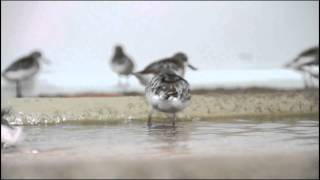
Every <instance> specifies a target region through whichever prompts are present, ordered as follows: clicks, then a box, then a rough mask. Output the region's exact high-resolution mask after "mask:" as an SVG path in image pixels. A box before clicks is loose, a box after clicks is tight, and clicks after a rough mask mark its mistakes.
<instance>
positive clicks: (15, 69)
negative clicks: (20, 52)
mask: <svg viewBox="0 0 320 180" xmlns="http://www.w3.org/2000/svg"><path fill="white" fill-rule="evenodd" d="M40 61H43V62H45V63H49V60H48V59H45V58H43V56H42V54H41V53H40V51H34V52H32V53H31V54H29V55H28V56H24V57H22V58H20V59H18V60H17V61H15V62H13V63H12V64H11V65H9V66H8V67H7V68H6V69H5V70H4V72H3V73H2V76H3V77H4V78H5V79H6V80H8V81H10V82H15V83H16V97H22V92H21V81H24V80H27V79H29V78H32V77H33V76H34V75H36V74H37V73H38V72H39V69H40Z"/></svg>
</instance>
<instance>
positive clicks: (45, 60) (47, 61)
mask: <svg viewBox="0 0 320 180" xmlns="http://www.w3.org/2000/svg"><path fill="white" fill-rule="evenodd" d="M41 60H42V62H44V63H45V64H47V65H49V64H51V61H50V60H49V59H47V58H41Z"/></svg>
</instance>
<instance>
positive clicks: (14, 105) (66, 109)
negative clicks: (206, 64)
mask: <svg viewBox="0 0 320 180" xmlns="http://www.w3.org/2000/svg"><path fill="white" fill-rule="evenodd" d="M198 93H200V94H197V92H195V94H194V95H193V96H192V99H191V102H190V105H189V106H188V107H187V108H186V109H185V110H184V111H183V112H181V113H178V118H179V119H180V120H184V121H190V120H194V119H203V118H210V119H215V118H234V117H255V116H288V115H291V116H299V115H306V114H309V115H318V114H319V100H318V97H319V91H314V90H313V91H310V90H286V91H285V90H267V89H265V90H225V91H222V90H220V91H219V90H216V91H207V92H198ZM1 106H2V107H10V108H11V109H12V116H13V118H11V120H12V123H15V124H39V123H40V124H43V123H48V124H50V123H51V124H52V123H53V124H54V123H60V122H66V121H69V122H70V121H81V120H83V121H86V122H88V121H90V120H92V121H100V122H112V121H114V122H117V121H131V120H140V121H146V119H147V115H148V111H149V107H148V105H147V102H146V100H145V98H144V96H120V97H82V98H79V97H71V98H21V99H16V98H13V99H9V100H7V101H2V102H1ZM155 116H156V117H158V118H160V119H161V118H166V116H165V115H164V114H163V113H158V114H155ZM9 120H10V118H9Z"/></svg>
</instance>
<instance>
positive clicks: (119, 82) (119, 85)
mask: <svg viewBox="0 0 320 180" xmlns="http://www.w3.org/2000/svg"><path fill="white" fill-rule="evenodd" d="M121 84H122V83H121V75H120V74H118V87H121Z"/></svg>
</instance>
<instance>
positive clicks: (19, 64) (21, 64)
mask: <svg viewBox="0 0 320 180" xmlns="http://www.w3.org/2000/svg"><path fill="white" fill-rule="evenodd" d="M32 66H33V63H30V57H24V58H21V59H19V60H17V61H15V62H14V63H12V64H11V65H10V66H9V67H7V69H5V71H4V72H5V73H6V72H8V71H16V70H18V69H21V68H25V69H27V68H30V67H32Z"/></svg>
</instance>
